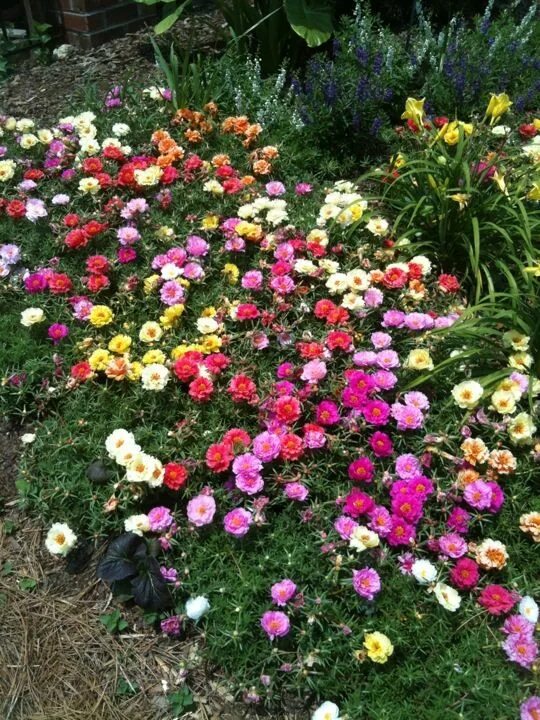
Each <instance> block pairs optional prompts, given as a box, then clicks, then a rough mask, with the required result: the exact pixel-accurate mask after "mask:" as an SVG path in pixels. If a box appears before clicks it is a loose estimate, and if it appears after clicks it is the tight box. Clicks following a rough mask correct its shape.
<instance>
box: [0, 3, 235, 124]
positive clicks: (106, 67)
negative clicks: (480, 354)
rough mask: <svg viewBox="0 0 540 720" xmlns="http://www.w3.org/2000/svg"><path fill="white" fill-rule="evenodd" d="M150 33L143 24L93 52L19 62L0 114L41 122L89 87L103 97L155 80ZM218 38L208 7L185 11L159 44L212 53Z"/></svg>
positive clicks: (1, 92)
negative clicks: (123, 86)
mask: <svg viewBox="0 0 540 720" xmlns="http://www.w3.org/2000/svg"><path fill="white" fill-rule="evenodd" d="M150 35H151V28H150V27H148V28H146V29H143V30H140V31H138V32H136V33H129V34H127V35H124V36H123V37H121V38H118V39H116V40H111V41H110V42H108V43H105V44H103V45H101V46H100V47H98V48H96V49H94V50H89V51H84V50H79V49H75V51H74V52H73V54H71V55H70V56H69V57H68V58H66V59H64V60H55V61H53V62H51V63H50V64H40V63H36V61H35V59H33V58H28V59H26V60H22V61H21V62H20V63H19V65H18V66H17V72H16V74H14V75H11V76H10V77H9V78H8V79H7V80H6V81H5V82H4V83H2V84H0V114H6V115H14V116H16V117H21V116H24V117H30V118H32V119H33V120H36V121H39V122H40V123H43V124H45V125H46V124H50V123H52V122H54V121H56V120H58V118H59V117H61V116H62V115H66V114H68V111H69V110H70V105H69V103H70V101H71V102H72V103H73V100H74V98H77V97H80V96H82V94H83V92H84V89H85V88H87V87H89V86H90V85H92V86H93V88H94V91H95V92H97V93H98V95H99V96H102V97H103V99H104V98H105V95H106V93H107V91H108V90H109V89H110V88H111V87H112V86H114V85H118V84H125V83H126V82H128V81H129V82H144V83H145V84H152V82H156V80H157V78H158V72H157V69H156V66H155V62H154V53H153V50H152V45H151V43H150ZM223 38H224V21H223V18H222V16H221V14H220V13H218V12H217V11H213V12H210V13H197V14H193V15H188V16H187V17H186V18H185V19H183V20H180V21H179V22H177V23H176V24H175V25H174V27H173V28H172V29H171V30H170V31H169V32H168V33H166V34H165V35H163V36H161V38H160V44H162V45H163V46H164V47H168V46H169V45H170V43H171V42H174V43H175V45H176V46H177V47H178V48H185V47H188V45H189V47H191V48H192V49H193V50H194V51H195V50H196V51H197V52H202V53H205V52H206V53H211V52H215V51H216V48H217V47H219V46H220V45H222V44H223ZM71 109H73V108H72V107H71Z"/></svg>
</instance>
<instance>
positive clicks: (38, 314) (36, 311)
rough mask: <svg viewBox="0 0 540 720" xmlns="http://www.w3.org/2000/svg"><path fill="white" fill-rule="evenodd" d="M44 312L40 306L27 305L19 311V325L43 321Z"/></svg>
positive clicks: (30, 324)
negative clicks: (27, 306)
mask: <svg viewBox="0 0 540 720" xmlns="http://www.w3.org/2000/svg"><path fill="white" fill-rule="evenodd" d="M44 318H45V313H44V312H43V310H42V309H41V308H34V307H29V308H26V310H23V311H22V312H21V325H24V327H31V326H32V325H36V323H40V322H43V320H44Z"/></svg>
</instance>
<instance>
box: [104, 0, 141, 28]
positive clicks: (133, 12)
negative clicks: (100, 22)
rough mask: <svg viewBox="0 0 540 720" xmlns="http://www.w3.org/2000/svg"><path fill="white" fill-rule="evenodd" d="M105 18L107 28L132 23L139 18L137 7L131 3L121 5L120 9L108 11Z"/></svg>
mask: <svg viewBox="0 0 540 720" xmlns="http://www.w3.org/2000/svg"><path fill="white" fill-rule="evenodd" d="M105 17H106V22H105V28H108V27H113V26H115V25H123V24H126V23H129V22H132V21H133V20H137V18H138V13H137V6H136V5H135V3H131V2H130V3H129V4H127V5H119V6H118V7H115V8H111V9H110V10H107V11H106V13H105Z"/></svg>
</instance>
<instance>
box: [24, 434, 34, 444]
mask: <svg viewBox="0 0 540 720" xmlns="http://www.w3.org/2000/svg"><path fill="white" fill-rule="evenodd" d="M35 439H36V434H35V433H24V435H21V442H22V444H23V445H31V444H32V443H33V442H34V440H35Z"/></svg>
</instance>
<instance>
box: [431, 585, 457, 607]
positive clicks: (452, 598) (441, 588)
mask: <svg viewBox="0 0 540 720" xmlns="http://www.w3.org/2000/svg"><path fill="white" fill-rule="evenodd" d="M434 593H435V597H436V598H437V600H438V601H439V604H440V605H442V606H443V608H444V609H445V610H449V611H450V612H456V610H457V609H458V608H459V606H460V605H461V596H460V594H459V593H458V592H457V590H454V588H453V587H450V585H446V584H445V583H442V582H438V583H437V584H436V585H435V589H434Z"/></svg>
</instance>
